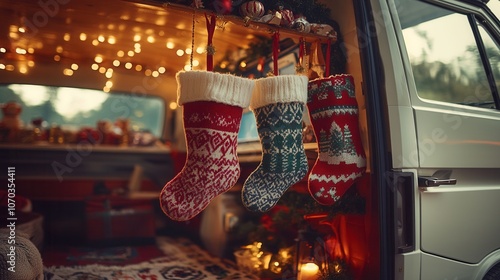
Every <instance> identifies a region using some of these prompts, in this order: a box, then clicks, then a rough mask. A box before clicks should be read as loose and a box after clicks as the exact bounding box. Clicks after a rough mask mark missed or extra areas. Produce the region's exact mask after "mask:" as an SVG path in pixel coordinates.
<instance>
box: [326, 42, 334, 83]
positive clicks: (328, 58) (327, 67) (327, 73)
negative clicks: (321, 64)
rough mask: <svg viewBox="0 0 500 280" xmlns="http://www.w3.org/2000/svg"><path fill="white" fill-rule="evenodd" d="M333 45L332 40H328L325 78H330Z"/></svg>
mask: <svg viewBox="0 0 500 280" xmlns="http://www.w3.org/2000/svg"><path fill="white" fill-rule="evenodd" d="M331 45H332V40H331V39H328V42H327V45H326V59H325V64H326V65H325V77H329V76H330V55H331V48H330V47H331Z"/></svg>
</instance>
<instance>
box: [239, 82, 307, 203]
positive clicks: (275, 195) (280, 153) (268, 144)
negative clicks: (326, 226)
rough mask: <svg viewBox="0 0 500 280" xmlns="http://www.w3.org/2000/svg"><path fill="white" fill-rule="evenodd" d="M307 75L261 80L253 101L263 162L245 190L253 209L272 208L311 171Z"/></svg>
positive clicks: (252, 106)
mask: <svg viewBox="0 0 500 280" xmlns="http://www.w3.org/2000/svg"><path fill="white" fill-rule="evenodd" d="M307 82H308V79H307V77H306V76H295V75H284V76H275V77H268V78H263V79H259V80H257V81H256V82H255V90H254V93H253V96H252V100H251V101H250V109H251V110H252V111H253V112H254V115H255V119H256V122H257V131H258V133H259V138H260V141H261V144H262V160H261V163H260V165H259V166H258V167H257V169H255V170H254V171H253V172H252V174H250V176H248V178H247V180H246V181H245V183H244V185H243V189H242V200H243V205H245V207H246V208H247V209H249V210H251V211H258V212H265V211H267V210H269V209H271V208H272V207H273V206H274V205H275V204H276V203H277V202H278V200H279V199H280V198H281V196H282V195H283V193H284V192H285V191H286V190H287V189H288V188H289V187H290V186H292V185H293V184H295V183H297V182H298V181H300V180H301V179H302V178H304V176H305V175H306V173H307V169H308V166H307V159H306V155H305V151H304V145H303V142H302V115H303V112H304V107H305V103H306V101H307Z"/></svg>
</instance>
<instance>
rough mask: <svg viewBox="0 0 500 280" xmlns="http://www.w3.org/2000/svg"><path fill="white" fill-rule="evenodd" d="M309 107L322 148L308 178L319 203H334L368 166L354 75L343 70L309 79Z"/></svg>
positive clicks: (313, 195)
mask: <svg viewBox="0 0 500 280" xmlns="http://www.w3.org/2000/svg"><path fill="white" fill-rule="evenodd" d="M307 107H308V109H309V116H310V118H311V123H312V125H313V128H314V134H315V136H316V139H317V142H318V148H319V152H318V158H317V159H316V162H315V164H314V166H313V168H312V169H311V173H310V174H309V178H308V187H309V192H310V193H311V195H312V197H313V198H314V199H315V200H316V201H317V202H319V203H320V204H324V205H332V204H334V203H335V202H336V201H338V200H339V199H340V198H341V197H342V195H343V194H344V193H345V192H346V191H347V189H348V188H349V187H350V186H351V185H352V184H353V183H354V181H355V180H356V179H357V178H359V177H361V176H362V175H363V174H364V172H365V167H366V157H365V153H364V150H363V146H362V143H361V135H360V132H359V126H358V105H357V102H356V96H355V93H354V79H353V77H352V76H351V75H346V74H343V75H335V76H329V77H327V78H322V79H316V80H312V81H310V82H309V85H308V99H307Z"/></svg>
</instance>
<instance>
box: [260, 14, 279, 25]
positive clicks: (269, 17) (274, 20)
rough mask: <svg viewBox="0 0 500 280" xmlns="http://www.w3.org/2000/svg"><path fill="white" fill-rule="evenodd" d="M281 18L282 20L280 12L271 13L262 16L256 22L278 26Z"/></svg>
mask: <svg viewBox="0 0 500 280" xmlns="http://www.w3.org/2000/svg"><path fill="white" fill-rule="evenodd" d="M282 18H283V15H282V14H281V13H280V12H272V13H269V14H266V15H264V16H263V17H261V18H260V20H258V21H260V22H264V23H268V24H271V25H280V24H281V19H282Z"/></svg>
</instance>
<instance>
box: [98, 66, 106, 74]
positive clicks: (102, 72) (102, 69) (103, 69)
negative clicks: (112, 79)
mask: <svg viewBox="0 0 500 280" xmlns="http://www.w3.org/2000/svg"><path fill="white" fill-rule="evenodd" d="M99 73H101V74H104V73H106V68H104V67H102V66H101V67H99Z"/></svg>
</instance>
